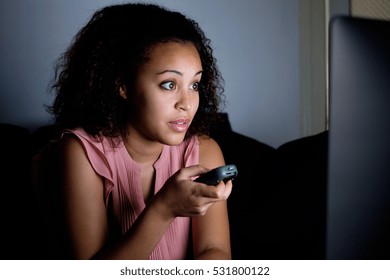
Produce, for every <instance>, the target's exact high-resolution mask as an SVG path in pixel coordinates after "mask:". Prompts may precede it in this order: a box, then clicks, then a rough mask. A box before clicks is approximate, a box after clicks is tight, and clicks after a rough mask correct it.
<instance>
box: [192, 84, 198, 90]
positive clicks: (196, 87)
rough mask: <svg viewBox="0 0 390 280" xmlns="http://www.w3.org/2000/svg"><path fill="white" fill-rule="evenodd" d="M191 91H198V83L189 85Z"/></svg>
mask: <svg viewBox="0 0 390 280" xmlns="http://www.w3.org/2000/svg"><path fill="white" fill-rule="evenodd" d="M191 89H192V90H194V91H198V90H199V83H198V82H196V83H193V84H192V85H191Z"/></svg>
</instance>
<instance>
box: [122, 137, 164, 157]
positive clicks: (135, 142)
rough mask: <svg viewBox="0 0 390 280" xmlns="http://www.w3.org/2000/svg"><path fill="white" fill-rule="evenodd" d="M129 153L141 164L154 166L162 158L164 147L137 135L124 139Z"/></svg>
mask: <svg viewBox="0 0 390 280" xmlns="http://www.w3.org/2000/svg"><path fill="white" fill-rule="evenodd" d="M124 143H125V146H126V150H127V152H128V153H129V154H130V156H131V158H132V159H133V160H134V161H136V162H138V163H140V164H153V163H154V162H156V161H157V159H158V158H159V157H160V155H161V152H162V150H163V147H164V145H163V144H161V143H158V142H155V141H146V140H145V138H140V137H137V136H135V135H131V136H128V137H127V138H126V139H124Z"/></svg>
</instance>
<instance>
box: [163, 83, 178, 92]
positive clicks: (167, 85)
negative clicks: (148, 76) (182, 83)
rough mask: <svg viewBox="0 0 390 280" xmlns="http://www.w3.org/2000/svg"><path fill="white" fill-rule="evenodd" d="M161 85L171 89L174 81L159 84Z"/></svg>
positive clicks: (173, 87)
mask: <svg viewBox="0 0 390 280" xmlns="http://www.w3.org/2000/svg"><path fill="white" fill-rule="evenodd" d="M161 87H163V88H164V89H166V90H173V89H175V87H176V85H175V83H174V82H165V83H162V84H161Z"/></svg>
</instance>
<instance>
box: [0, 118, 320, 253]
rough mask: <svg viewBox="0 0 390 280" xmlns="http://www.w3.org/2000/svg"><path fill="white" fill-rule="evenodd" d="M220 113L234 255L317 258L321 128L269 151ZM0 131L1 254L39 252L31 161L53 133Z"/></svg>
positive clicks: (49, 129) (216, 133) (218, 133)
mask: <svg viewBox="0 0 390 280" xmlns="http://www.w3.org/2000/svg"><path fill="white" fill-rule="evenodd" d="M222 117H223V120H222V121H221V123H220V125H218V126H217V127H215V128H214V129H213V130H212V137H213V138H214V139H215V140H216V141H217V142H218V143H219V144H220V146H221V148H222V151H223V153H224V155H225V161H226V163H234V164H236V166H237V168H238V171H239V172H238V177H237V178H236V179H235V181H234V188H233V192H232V194H231V196H230V197H229V200H228V207H229V219H230V226H231V242H232V254H233V259H253V260H260V259H274V260H281V259H288V260H290V259H291V260H292V259H324V258H325V198H326V173H327V139H328V133H327V131H324V132H322V133H319V134H317V135H313V136H309V137H304V138H301V139H297V140H293V141H290V142H288V143H285V144H283V145H281V146H280V147H278V148H277V149H275V148H273V147H271V146H269V145H267V144H264V143H261V142H259V141H257V140H254V139H252V138H250V137H247V136H245V135H242V134H239V133H236V132H234V131H232V129H231V127H230V124H229V119H228V116H227V115H226V114H223V115H222ZM0 131H1V137H0V139H1V140H0V145H1V147H2V148H3V155H4V154H5V157H3V159H4V160H3V166H5V168H2V169H0V170H1V176H2V178H3V190H2V192H1V201H2V203H1V204H2V211H1V221H2V230H1V235H0V240H1V241H0V242H1V243H0V244H1V249H0V258H1V259H42V258H45V255H44V253H43V250H42V248H41V244H42V243H43V240H42V239H43V238H44V234H43V232H42V229H44V225H43V224H42V219H40V216H39V205H38V199H37V197H36V196H35V194H34V192H33V190H32V188H31V184H30V161H31V156H32V155H33V154H35V153H36V152H37V151H38V150H39V149H40V148H42V147H43V146H44V145H45V144H46V142H47V141H48V140H49V139H50V138H51V137H53V135H56V134H57V133H58V131H57V129H56V128H55V127H53V126H43V127H42V128H40V129H38V130H36V131H35V132H34V133H29V132H28V130H27V129H26V128H23V127H19V126H15V125H9V124H1V130H0ZM5 182H8V184H5Z"/></svg>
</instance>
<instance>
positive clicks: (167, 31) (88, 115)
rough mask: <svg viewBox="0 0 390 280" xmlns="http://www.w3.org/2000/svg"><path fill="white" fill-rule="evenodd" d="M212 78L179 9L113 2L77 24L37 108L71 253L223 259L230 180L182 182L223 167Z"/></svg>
mask: <svg viewBox="0 0 390 280" xmlns="http://www.w3.org/2000/svg"><path fill="white" fill-rule="evenodd" d="M221 81H222V78H221V75H220V73H219V71H218V68H217V65H216V60H215V58H214V57H213V54H212V48H211V46H210V41H209V40H208V39H207V38H206V37H205V35H204V33H203V32H202V30H201V29H200V28H199V26H198V24H197V23H196V22H194V21H193V20H191V19H188V18H187V17H185V16H184V15H182V14H180V13H178V12H173V11H168V10H166V9H164V8H162V7H159V6H156V5H149V4H121V5H113V6H109V7H105V8H103V9H101V10H99V11H97V12H96V13H95V14H94V15H93V17H92V18H91V20H90V21H89V22H88V23H87V24H86V25H85V26H84V27H83V28H82V29H81V30H80V31H79V33H78V34H77V35H76V37H75V40H74V42H73V44H72V45H71V46H70V47H69V49H68V50H67V51H66V52H65V53H64V54H63V55H62V56H61V58H60V60H59V62H58V65H57V68H56V76H55V79H54V84H53V89H54V91H55V94H56V96H55V100H54V103H53V104H52V105H51V106H49V108H48V109H49V111H50V112H51V113H52V114H53V116H54V117H55V122H56V124H57V125H59V126H60V127H61V128H63V133H62V136H61V138H60V139H59V140H58V142H57V143H56V147H55V165H53V166H52V167H54V170H55V171H56V172H55V173H54V174H55V176H53V178H54V181H53V182H52V184H53V185H52V187H53V188H58V189H59V190H60V196H59V197H60V198H61V204H60V207H59V208H60V210H61V214H62V217H63V225H64V229H65V236H66V238H65V239H66V241H67V248H69V253H70V255H69V257H70V258H75V259H91V258H97V259H185V258H188V257H189V256H190V257H191V258H195V259H230V258H231V251H230V238H229V222H228V213H227V204H226V200H227V199H228V197H229V195H230V193H231V191H232V183H231V181H228V182H227V183H224V182H220V183H219V184H218V185H217V186H209V185H206V184H202V183H197V182H194V181H193V179H194V178H196V176H199V175H200V174H202V173H205V172H206V171H207V170H209V169H212V168H215V167H218V166H221V165H224V158H223V154H222V152H221V149H220V148H219V146H218V144H217V143H216V142H215V141H214V140H213V139H212V138H210V137H209V136H208V132H209V128H210V125H211V124H212V123H213V121H214V120H215V119H216V117H217V115H218V112H219V110H220V104H221V102H222V101H223V100H222V97H223V89H222V85H221ZM189 252H191V255H189Z"/></svg>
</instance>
